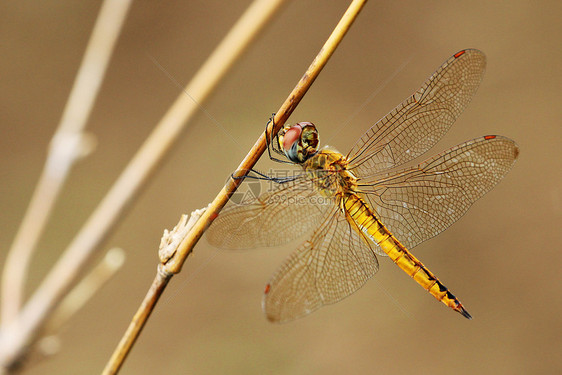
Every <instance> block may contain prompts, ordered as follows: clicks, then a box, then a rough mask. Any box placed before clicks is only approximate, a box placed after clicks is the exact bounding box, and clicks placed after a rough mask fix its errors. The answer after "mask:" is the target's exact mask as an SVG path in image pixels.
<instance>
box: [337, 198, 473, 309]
mask: <svg viewBox="0 0 562 375" xmlns="http://www.w3.org/2000/svg"><path fill="white" fill-rule="evenodd" d="M342 200H343V202H342V204H343V206H344V207H342V208H345V211H346V212H347V215H346V218H347V220H348V221H349V222H350V224H351V225H352V227H354V228H355V230H357V231H358V232H359V233H360V234H361V235H362V237H363V238H365V239H366V240H367V241H371V242H374V243H375V244H377V245H378V246H380V248H381V249H382V250H383V251H384V252H385V253H386V254H388V256H389V257H390V259H392V260H393V261H394V263H396V265H398V267H400V268H401V269H402V270H404V272H406V273H407V274H408V275H410V277H412V278H413V279H414V280H415V281H416V282H417V283H418V284H420V285H421V286H422V287H423V288H424V289H425V290H427V291H428V292H429V293H431V295H433V296H434V297H435V298H437V300H439V301H441V302H443V303H444V304H445V305H447V306H449V307H451V308H452V309H453V310H455V311H457V312H459V313H461V314H462V315H463V316H464V317H465V318H468V319H471V318H472V317H471V316H470V314H469V313H468V311H466V310H465V309H464V307H463V306H462V304H461V303H460V301H459V300H458V299H457V298H456V297H455V296H454V295H453V294H452V293H451V292H450V291H449V289H447V287H445V285H443V284H442V283H441V282H440V281H439V279H437V277H436V276H435V275H434V274H433V273H432V272H431V271H429V270H428V269H427V268H426V267H425V266H424V265H423V264H422V262H420V261H419V260H418V259H417V258H416V257H415V256H413V255H412V254H411V253H410V252H409V251H408V249H406V247H404V245H402V244H401V243H400V241H398V239H396V237H394V236H393V235H392V233H390V231H389V230H388V229H387V228H386V227H385V226H384V224H383V223H382V222H381V221H380V220H379V219H378V218H377V216H376V215H375V213H374V211H373V210H372V209H371V208H370V207H369V206H368V205H367V203H365V202H364V201H363V200H362V199H361V198H360V197H359V196H358V195H356V194H353V193H348V194H345V195H344V196H343V198H342Z"/></svg>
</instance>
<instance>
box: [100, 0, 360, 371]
mask: <svg viewBox="0 0 562 375" xmlns="http://www.w3.org/2000/svg"><path fill="white" fill-rule="evenodd" d="M365 3H366V0H354V1H353V2H352V4H351V5H350V6H349V8H348V9H347V11H346V12H345V14H344V15H343V16H342V18H341V20H340V22H339V23H338V25H337V26H336V28H335V29H334V31H333V32H332V34H331V35H330V37H329V38H328V40H327V41H326V43H325V44H324V46H323V47H322V49H321V50H320V52H319V53H318V55H317V56H316V58H315V59H314V61H313V62H312V64H311V65H310V66H309V68H308V69H307V71H306V72H305V74H304V75H303V77H302V78H301V80H300V81H299V82H298V84H297V85H296V86H295V88H294V89H293V91H292V92H291V94H290V95H289V97H288V98H287V99H286V100H285V102H284V103H283V105H282V106H281V108H280V109H279V110H278V111H277V113H276V115H275V121H274V122H273V123H274V124H275V126H274V127H273V125H272V124H270V126H269V127H268V129H267V130H266V132H265V133H264V134H262V135H261V136H260V138H259V139H258V140H257V142H256V143H255V144H254V146H253V147H252V149H251V150H250V152H249V153H248V154H247V155H246V157H245V158H244V160H243V161H242V163H240V165H239V167H238V169H237V171H236V172H235V173H234V176H236V177H244V176H245V174H246V173H247V171H249V170H250V169H251V168H252V167H253V166H254V164H255V163H256V162H257V160H258V159H259V158H260V156H261V155H262V154H263V152H264V151H265V148H266V136H267V134H270V132H273V134H275V133H277V132H278V131H279V130H280V129H281V127H282V126H283V125H284V124H285V121H286V120H287V119H288V117H289V116H290V115H291V113H292V112H293V110H294V109H295V108H296V106H297V105H298V103H299V102H300V101H301V99H302V98H303V96H304V94H305V93H306V92H307V91H308V89H309V88H310V86H311V85H312V83H313V82H314V80H315V79H316V77H317V76H318V75H319V74H320V71H321V70H322V68H323V67H324V66H325V65H326V63H327V62H328V59H329V58H330V57H331V56H332V54H333V52H334V51H335V49H336V47H337V46H338V45H339V43H340V42H341V40H342V39H343V37H344V36H345V34H346V32H347V31H348V30H349V28H350V27H351V24H352V23H353V21H354V20H355V18H356V17H357V16H358V14H359V12H360V10H361V9H362V7H363V6H364V5H365ZM242 180H243V179H242V178H236V179H230V181H229V183H227V185H225V186H224V187H223V189H222V190H221V191H220V192H219V194H218V195H217V197H216V198H215V199H214V200H213V202H212V203H211V204H210V205H209V207H208V208H207V210H205V211H204V212H203V213H202V215H201V217H200V218H199V220H197V222H195V224H194V225H193V227H191V229H190V230H189V232H188V233H187V235H186V236H185V238H184V239H183V240H182V241H181V243H180V244H179V246H178V247H177V249H176V251H175V252H173V251H170V249H167V250H166V251H165V256H164V257H163V261H164V263H162V264H160V265H159V267H158V272H157V275H156V277H155V279H154V281H153V284H152V286H151V287H150V289H149V291H148V292H147V294H146V296H145V298H144V300H143V302H142V304H141V306H140V307H139V309H138V310H137V312H136V314H135V316H134V317H133V320H132V321H131V323H130V325H129V327H128V328H127V331H126V332H125V334H124V335H123V337H122V339H121V341H120V342H119V344H118V346H117V348H116V349H115V351H114V352H113V355H112V356H111V358H110V360H109V361H108V363H107V365H106V367H105V369H104V371H103V374H104V375H107V374H116V373H117V372H118V371H119V369H120V368H121V366H122V365H123V362H124V360H125V358H126V357H127V355H128V354H129V352H130V350H131V348H132V346H133V344H134V343H135V341H136V339H137V338H138V335H139V334H140V332H141V330H142V328H143V327H144V325H145V324H146V321H147V320H148V317H149V316H150V313H151V312H152V310H153V309H154V307H155V305H156V303H157V301H158V298H159V297H160V295H161V294H162V293H163V292H164V289H165V287H166V285H167V284H168V282H169V280H170V278H171V277H172V276H173V274H175V273H178V272H180V271H181V267H182V266H183V264H184V262H185V260H186V259H187V257H188V256H189V254H190V253H191V251H192V250H193V247H194V246H195V244H196V243H197V242H198V241H199V239H200V238H201V236H202V235H203V232H204V231H205V230H206V229H207V228H208V226H209V225H210V224H211V222H212V221H213V219H214V218H215V217H217V215H218V213H219V211H220V210H221V209H222V208H223V207H224V205H225V204H226V202H227V201H228V198H229V197H230V196H231V195H232V193H234V191H235V190H236V189H237V187H238V186H239V185H240V184H241V182H242ZM182 223H185V217H182V219H181V220H180V224H179V225H178V226H177V227H176V228H178V231H180V232H183V231H182V230H181V229H182V228H184V225H183V224H182ZM165 236H166V237H167V238H166V239H165V240H163V241H162V243H164V244H165V243H167V242H168V241H169V234H168V235H166V232H165ZM161 254H162V252H161Z"/></svg>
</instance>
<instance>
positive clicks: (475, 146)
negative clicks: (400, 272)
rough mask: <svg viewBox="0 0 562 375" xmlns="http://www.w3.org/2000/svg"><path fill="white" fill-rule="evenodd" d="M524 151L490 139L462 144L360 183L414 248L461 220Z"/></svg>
mask: <svg viewBox="0 0 562 375" xmlns="http://www.w3.org/2000/svg"><path fill="white" fill-rule="evenodd" d="M518 154H519V149H518V147H517V145H516V144H515V142H513V141H512V140H511V139H508V138H505V137H501V136H485V137H480V138H476V139H473V140H471V141H468V142H465V143H462V144H460V145H458V146H456V147H453V148H452V149H450V150H448V151H446V152H444V153H442V154H439V155H437V156H434V157H433V158H430V159H428V160H426V161H425V162H423V163H421V164H419V165H418V166H417V167H416V168H411V169H406V170H403V171H401V172H398V173H395V174H387V175H379V176H373V177H372V179H365V180H363V181H360V182H359V183H360V189H361V190H362V191H364V192H365V193H366V194H365V195H366V197H367V199H368V201H369V203H370V204H371V205H372V206H373V207H374V208H375V210H376V211H377V212H378V214H379V215H380V217H381V219H382V221H383V223H384V224H385V225H386V226H387V228H388V229H389V230H390V231H391V232H392V233H393V234H394V235H395V236H396V238H398V240H400V242H402V243H403V244H404V245H405V246H406V247H409V248H412V247H414V246H416V245H418V244H419V243H421V242H423V241H425V240H427V239H430V238H432V237H433V236H436V235H437V234H439V233H441V232H442V231H443V230H445V229H446V228H448V227H449V226H450V225H451V224H453V223H454V222H455V221H457V220H458V219H459V218H460V217H461V216H462V215H464V213H465V212H466V211H467V210H468V208H469V207H470V206H471V205H472V204H473V203H474V202H475V201H476V200H478V199H479V198H480V197H482V196H483V195H484V194H485V193H486V192H488V191H489V190H490V189H492V188H493V187H494V186H495V185H496V184H497V183H498V182H499V181H500V180H501V179H502V178H503V177H504V176H505V175H506V174H507V172H508V171H509V170H510V169H511V167H512V166H513V163H514V162H515V160H516V158H517V156H518Z"/></svg>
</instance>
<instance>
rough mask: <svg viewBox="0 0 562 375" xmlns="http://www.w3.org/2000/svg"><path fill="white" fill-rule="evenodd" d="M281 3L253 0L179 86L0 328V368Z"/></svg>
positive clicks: (30, 336)
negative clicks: (36, 283)
mask: <svg viewBox="0 0 562 375" xmlns="http://www.w3.org/2000/svg"><path fill="white" fill-rule="evenodd" d="M282 3H283V0H275V1H273V0H256V1H255V2H254V3H253V4H252V5H251V6H250V8H249V9H248V10H247V11H246V13H244V15H243V16H242V18H241V19H240V20H239V21H238V22H237V23H236V25H235V26H234V27H233V28H232V29H231V31H230V32H229V33H228V35H227V36H226V37H225V39H223V41H222V42H221V43H220V45H219V46H218V47H217V48H216V49H215V51H214V52H213V53H212V55H211V56H210V57H209V58H208V59H207V61H206V62H205V64H204V65H203V66H202V67H201V69H200V70H199V71H198V72H197V74H196V75H195V77H194V78H193V79H192V81H191V82H190V83H189V84H188V85H187V86H186V88H185V89H184V91H182V93H181V94H180V95H179V97H178V98H177V99H176V101H175V102H174V103H173V104H172V106H171V107H170V109H169V110H168V112H167V113H166V114H165V115H164V117H163V118H162V119H161V120H160V122H159V123H158V125H157V126H156V128H155V129H154V130H153V132H152V133H151V135H150V136H149V137H148V138H147V140H146V141H145V142H144V144H143V145H142V146H141V147H140V149H139V150H138V151H137V153H136V154H135V156H134V157H133V159H132V160H131V162H130V163H129V164H128V165H127V167H126V168H125V170H124V171H123V173H122V174H121V175H120V176H119V178H118V179H117V181H116V182H115V184H114V185H113V186H112V188H111V189H110V191H109V192H108V193H107V195H106V196H105V197H104V198H103V200H102V201H101V202H100V204H99V205H98V207H97V208H96V209H95V211H94V212H93V213H92V215H91V216H90V218H89V219H88V221H87V222H86V223H85V224H84V226H83V227H82V228H81V230H80V232H79V233H78V234H77V235H76V237H75V238H74V239H73V241H72V242H71V243H70V245H69V246H68V248H67V249H66V250H65V251H64V253H63V255H62V256H61V258H60V259H59V260H58V262H57V263H56V264H55V265H54V267H53V268H52V270H51V271H50V272H49V274H48V275H47V277H46V278H45V280H44V281H43V282H42V284H41V285H40V286H39V288H38V289H37V291H36V292H35V293H34V294H33V295H32V297H31V298H30V299H29V301H28V302H27V303H26V305H25V306H24V307H23V309H22V310H21V312H20V314H19V315H18V316H17V317H16V319H14V320H13V321H11V322H10V323H9V324H7V326H6V327H5V328H4V330H3V331H2V335H1V337H0V369H2V368H9V367H10V366H11V365H12V364H13V363H15V362H17V361H18V359H19V358H20V357H21V356H22V355H23V354H24V352H25V350H26V348H27V347H28V345H29V344H30V343H31V342H33V341H34V340H35V339H36V338H37V336H38V335H39V333H40V331H41V328H42V326H43V324H44V323H45V321H46V320H47V319H48V316H49V314H50V313H51V312H52V311H53V310H54V308H55V307H56V306H57V305H58V304H59V303H60V301H61V299H62V298H63V297H64V296H65V295H66V293H68V291H69V290H70V289H71V288H72V286H73V285H74V284H75V283H76V280H77V279H78V278H79V277H80V275H81V274H82V273H83V270H84V269H85V267H86V266H87V265H88V261H89V260H91V259H92V258H93V256H94V255H96V250H99V245H100V243H101V242H102V241H103V240H104V239H105V238H106V237H107V236H108V235H109V233H110V231H111V229H112V228H114V227H115V224H116V222H117V220H118V219H119V218H120V217H121V216H122V214H123V213H124V211H125V209H126V208H127V207H128V206H129V204H130V203H131V202H132V200H133V198H135V197H136V196H137V194H138V193H139V191H140V189H141V187H142V186H143V185H144V183H145V182H146V181H147V180H148V177H149V176H150V175H151V173H152V172H153V171H154V170H155V169H156V167H157V166H158V165H159V163H160V162H161V161H162V160H163V157H164V155H165V154H166V153H167V152H168V151H169V150H170V149H171V146H172V145H173V144H174V142H175V141H176V140H177V139H178V137H179V134H180V133H181V131H182V130H183V129H184V128H185V125H186V124H187V122H188V120H189V119H190V118H191V117H192V115H193V114H195V113H196V112H197V110H198V105H199V104H200V103H202V102H203V101H204V100H205V99H206V98H207V97H208V96H209V95H210V93H211V92H212V91H213V89H214V88H215V87H216V86H217V84H218V82H219V81H220V80H221V79H222V78H223V77H224V76H225V74H226V72H227V70H228V69H229V68H230V67H232V65H233V64H234V62H235V61H236V60H237V59H238V57H240V56H241V54H242V53H243V52H244V50H245V49H246V48H247V47H248V46H249V44H250V42H251V41H252V40H254V39H255V37H256V36H257V35H258V34H259V31H260V30H261V29H262V28H263V27H264V26H265V25H266V24H267V21H268V20H269V19H271V17H272V15H273V14H274V13H275V11H276V10H278V9H279V8H280V5H281V4H282ZM184 92H188V93H189V94H190V95H191V97H188V96H187V95H185V93H184ZM194 100H195V101H194Z"/></svg>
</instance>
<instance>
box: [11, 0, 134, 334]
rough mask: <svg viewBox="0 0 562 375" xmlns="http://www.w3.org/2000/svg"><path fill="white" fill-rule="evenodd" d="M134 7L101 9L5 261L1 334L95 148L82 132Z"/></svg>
mask: <svg viewBox="0 0 562 375" xmlns="http://www.w3.org/2000/svg"><path fill="white" fill-rule="evenodd" d="M131 2H132V0H128V1H120V0H117V1H115V0H106V1H105V2H104V3H103V5H102V8H101V10H100V14H99V16H98V18H97V21H96V25H95V26H94V30H93V32H92V36H91V38H90V41H89V42H88V47H87V48H86V53H85V55H84V59H83V61H82V65H81V66H80V70H79V71H78V74H77V76H76V80H75V82H74V86H73V87H72V91H71V93H70V96H69V98H68V102H67V103H66V107H65V109H64V112H63V115H62V118H61V121H60V123H59V125H58V128H57V130H56V132H55V135H54V136H53V139H52V141H51V145H50V148H49V154H48V156H47V160H46V162H45V166H44V169H43V172H42V174H41V177H40V178H39V182H38V183H37V186H36V188H35V191H34V193H33V197H32V198H31V201H30V204H29V207H28V209H27V212H26V213H25V216H24V219H23V221H22V223H21V225H20V228H19V230H18V232H17V234H16V237H15V239H14V242H13V244H12V247H11V248H10V251H9V253H8V256H7V258H6V263H5V265H4V272H3V274H2V303H1V305H0V306H1V311H0V313H1V322H2V328H3V329H4V328H5V326H6V325H7V324H8V323H10V322H11V321H12V320H13V319H14V318H15V317H16V316H17V314H18V312H19V309H20V307H21V305H22V301H23V296H24V285H25V275H26V274H27V269H28V267H29V263H30V260H31V258H32V255H33V251H34V249H35V248H36V246H37V242H38V240H39V237H40V236H41V233H42V232H43V229H44V228H45V224H46V223H47V220H48V218H49V216H50V213H51V210H52V208H53V205H54V203H55V201H56V199H57V197H58V195H59V193H60V191H61V189H62V186H63V184H64V182H65V180H66V177H67V175H68V172H69V171H70V167H71V166H72V165H73V164H74V162H75V161H76V160H77V159H78V158H79V157H81V156H84V155H85V154H87V153H89V151H91V149H92V148H93V138H92V137H91V136H88V135H86V134H84V133H83V132H82V130H83V128H84V127H85V126H86V122H87V120H88V117H89V115H90V112H91V110H92V108H93V105H94V102H95V99H96V97H97V94H98V91H99V88H100V86H101V82H102V80H103V77H104V75H105V71H106V68H107V66H108V63H109V58H110V57H111V53H112V51H113V48H114V46H115V42H116V41H117V37H118V35H119V32H120V30H121V26H122V25H123V23H124V20H125V16H126V14H127V10H128V9H129V5H130V3H131Z"/></svg>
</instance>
